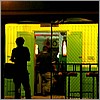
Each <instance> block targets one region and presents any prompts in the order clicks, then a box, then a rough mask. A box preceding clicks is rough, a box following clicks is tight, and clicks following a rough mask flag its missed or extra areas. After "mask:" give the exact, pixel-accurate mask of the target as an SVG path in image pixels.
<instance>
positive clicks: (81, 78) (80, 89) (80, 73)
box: [80, 64, 82, 99]
mask: <svg viewBox="0 0 100 100" xmlns="http://www.w3.org/2000/svg"><path fill="white" fill-rule="evenodd" d="M80 99H82V64H80Z"/></svg>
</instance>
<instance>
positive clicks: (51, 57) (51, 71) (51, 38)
mask: <svg viewBox="0 0 100 100" xmlns="http://www.w3.org/2000/svg"><path fill="white" fill-rule="evenodd" d="M52 25H53V23H52V22H51V52H50V53H51V58H52ZM51 66H52V62H51ZM52 92H53V91H52V70H51V91H50V94H51V99H52Z"/></svg>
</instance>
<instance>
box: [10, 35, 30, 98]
mask: <svg viewBox="0 0 100 100" xmlns="http://www.w3.org/2000/svg"><path fill="white" fill-rule="evenodd" d="M16 44H17V47H16V48H14V49H13V50H12V55H11V61H12V62H14V63H15V76H14V79H13V81H14V83H15V98H17V99H19V98H20V96H21V93H20V87H21V83H22V84H23V87H24V90H25V96H26V99H30V98H31V90H30V84H29V73H28V70H27V61H30V53H29V49H28V48H27V47H24V46H23V44H24V39H23V38H22V37H18V38H17V39H16Z"/></svg>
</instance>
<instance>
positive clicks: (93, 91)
mask: <svg viewBox="0 0 100 100" xmlns="http://www.w3.org/2000/svg"><path fill="white" fill-rule="evenodd" d="M92 91H93V99H94V77H93V90H92Z"/></svg>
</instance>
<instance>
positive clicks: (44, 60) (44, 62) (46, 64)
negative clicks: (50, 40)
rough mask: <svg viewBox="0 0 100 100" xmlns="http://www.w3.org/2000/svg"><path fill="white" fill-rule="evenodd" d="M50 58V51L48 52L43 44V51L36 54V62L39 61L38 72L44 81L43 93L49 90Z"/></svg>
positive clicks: (51, 68)
mask: <svg viewBox="0 0 100 100" xmlns="http://www.w3.org/2000/svg"><path fill="white" fill-rule="evenodd" d="M51 62H52V59H51V55H50V53H48V47H47V46H43V51H42V52H41V53H40V54H39V55H38V56H37V63H39V69H38V70H39V72H40V75H41V78H42V81H43V83H44V85H43V88H44V89H43V95H46V93H47V92H50V80H51V79H50V78H51V75H50V74H51V71H52V70H53V67H52V65H51Z"/></svg>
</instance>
